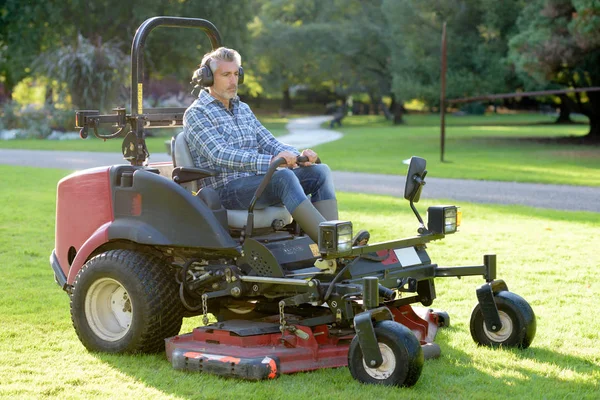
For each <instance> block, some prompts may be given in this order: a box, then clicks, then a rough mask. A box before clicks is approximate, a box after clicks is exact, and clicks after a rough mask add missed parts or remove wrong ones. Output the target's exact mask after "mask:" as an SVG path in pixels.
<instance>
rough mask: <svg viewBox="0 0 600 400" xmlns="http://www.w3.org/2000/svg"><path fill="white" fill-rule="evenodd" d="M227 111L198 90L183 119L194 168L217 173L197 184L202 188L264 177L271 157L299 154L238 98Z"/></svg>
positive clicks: (217, 187) (215, 100) (203, 91)
mask: <svg viewBox="0 0 600 400" xmlns="http://www.w3.org/2000/svg"><path fill="white" fill-rule="evenodd" d="M229 104H230V109H229V110H228V109H226V108H225V106H224V105H223V103H221V102H220V101H219V100H217V99H215V98H214V97H212V96H211V95H210V94H209V93H208V92H207V91H205V90H201V91H200V94H199V95H198V98H197V99H196V100H195V101H194V103H192V105H191V106H190V107H188V109H187V110H186V111H185V114H184V115H183V134H184V135H185V139H186V141H187V143H188V147H189V149H190V153H191V155H192V158H193V159H194V164H195V165H196V167H198V168H208V169H212V170H215V171H217V172H218V174H217V175H216V176H211V177H208V178H204V179H201V180H200V182H199V183H200V186H201V187H212V188H213V189H220V188H222V187H223V186H225V185H226V184H227V183H228V182H229V181H232V180H234V179H237V178H242V177H246V176H251V175H259V174H265V173H266V172H267V169H268V168H269V164H270V162H271V159H272V158H273V156H274V155H277V154H279V153H280V152H282V151H290V152H292V153H294V154H300V153H299V152H298V151H297V150H296V149H295V148H293V147H292V146H289V145H286V144H283V143H281V142H279V141H278V140H277V139H275V138H274V137H273V135H272V134H271V132H269V131H268V130H267V129H266V128H265V127H264V126H262V124H261V123H260V122H259V121H258V119H256V116H255V115H254V113H253V112H252V110H250V107H248V105H247V104H246V103H243V102H241V101H240V99H239V97H237V96H236V97H235V98H234V99H232V100H230V101H229Z"/></svg>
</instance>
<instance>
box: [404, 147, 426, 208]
mask: <svg viewBox="0 0 600 400" xmlns="http://www.w3.org/2000/svg"><path fill="white" fill-rule="evenodd" d="M426 165H427V161H425V159H424V158H421V157H411V158H410V164H409V165H408V173H407V174H406V185H405V186H404V198H405V199H406V200H410V199H411V198H412V201H413V202H414V203H416V202H418V201H419V198H420V197H421V190H422V189H423V185H424V184H425V181H424V180H425V175H427V171H426V170H425V167H426Z"/></svg>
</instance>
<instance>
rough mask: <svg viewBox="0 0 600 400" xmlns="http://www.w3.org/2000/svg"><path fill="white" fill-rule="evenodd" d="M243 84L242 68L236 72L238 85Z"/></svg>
mask: <svg viewBox="0 0 600 400" xmlns="http://www.w3.org/2000/svg"><path fill="white" fill-rule="evenodd" d="M242 83H244V68H242V67H240V69H239V71H238V85H241V84H242Z"/></svg>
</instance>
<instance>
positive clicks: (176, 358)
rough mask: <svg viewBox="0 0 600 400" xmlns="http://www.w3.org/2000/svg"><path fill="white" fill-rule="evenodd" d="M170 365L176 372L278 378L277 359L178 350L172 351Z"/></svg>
mask: <svg viewBox="0 0 600 400" xmlns="http://www.w3.org/2000/svg"><path fill="white" fill-rule="evenodd" d="M171 363H172V364H173V368H175V369H178V370H187V371H196V372H207V373H210V374H216V375H219V376H226V377H235V378H242V379H249V380H263V379H275V378H277V377H278V376H279V360H278V359H277V357H268V356H264V357H232V356H224V355H218V354H209V353H202V352H198V351H193V350H186V349H181V348H179V349H175V350H174V351H173V353H172V357H171Z"/></svg>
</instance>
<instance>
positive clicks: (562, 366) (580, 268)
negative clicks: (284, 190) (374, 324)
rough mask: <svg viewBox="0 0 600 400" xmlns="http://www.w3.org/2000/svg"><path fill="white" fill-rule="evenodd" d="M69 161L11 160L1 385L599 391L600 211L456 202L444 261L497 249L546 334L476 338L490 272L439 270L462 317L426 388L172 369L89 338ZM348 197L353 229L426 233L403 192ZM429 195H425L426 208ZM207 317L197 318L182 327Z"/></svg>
mask: <svg viewBox="0 0 600 400" xmlns="http://www.w3.org/2000/svg"><path fill="white" fill-rule="evenodd" d="M67 173H68V171H64V170H52V169H34V168H23V167H8V166H0V177H1V178H0V185H1V187H2V190H0V202H1V203H2V204H3V206H2V208H0V260H2V268H0V325H1V326H2V329H1V330H0V382H1V384H0V398H61V399H65V398H67V399H68V398H78V399H88V398H102V399H104V398H144V399H183V398H208V399H226V398H227V399H228V398H242V399H263V398H269V399H297V398H323V399H355V398H356V399H357V398H375V399H380V398H381V399H388V398H389V399H392V398H394V399H396V398H409V399H439V398H452V399H455V398H464V399H474V398H480V399H489V398H491V397H501V398H532V397H534V398H535V397H538V398H548V399H550V398H557V399H564V398H576V399H593V398H597V394H598V391H599V390H600V387H599V386H600V385H599V382H600V347H599V346H598V339H599V338H598V332H599V331H600V320H599V319H598V318H596V317H595V312H594V311H593V310H594V308H593V307H594V305H593V304H594V303H593V301H594V299H596V300H597V299H599V298H600V278H598V274H597V271H596V270H597V268H598V267H599V266H600V253H599V252H598V251H597V249H596V248H595V246H594V241H596V239H595V238H598V237H600V214H597V213H586V212H562V211H551V210H539V209H532V208H527V207H518V206H490V205H475V204H468V203H464V204H458V205H459V206H461V209H462V210H463V223H462V226H461V228H460V232H459V233H457V234H454V235H451V236H448V237H447V238H446V239H445V240H444V241H441V242H433V243H431V244H430V245H429V246H428V249H429V252H430V256H431V258H432V260H434V261H435V262H438V263H439V264H440V265H475V264H480V263H481V262H482V255H483V254H487V253H496V254H497V255H498V276H499V278H502V279H504V280H506V282H507V284H508V287H509V288H510V289H511V291H514V292H515V293H517V294H519V295H521V296H523V297H524V298H525V299H527V300H528V301H529V302H530V304H531V305H532V307H533V309H534V311H535V313H536V315H537V336H536V338H535V340H534V342H533V344H532V346H531V347H530V348H529V349H527V350H524V351H520V350H492V349H488V348H480V347H477V346H476V345H475V344H474V342H473V341H472V339H471V337H470V334H469V317H470V313H471V310H472V307H473V306H474V305H475V302H476V297H475V288H476V287H477V286H478V285H480V284H481V283H482V278H478V277H466V278H463V279H461V280H458V279H452V278H446V279H438V280H436V286H437V294H438V299H437V300H436V301H435V302H434V305H433V307H435V308H439V309H443V310H446V311H448V313H449V314H450V317H451V323H452V326H451V327H450V328H448V329H444V330H441V331H440V332H439V333H438V337H437V339H436V342H437V343H438V344H439V345H440V346H441V349H442V357H441V358H439V359H437V360H429V361H426V364H425V367H424V369H423V373H422V375H421V378H420V380H419V382H418V383H417V384H416V386H415V387H413V388H410V389H397V388H388V387H376V386H367V385H362V384H359V383H357V382H356V381H354V380H353V379H352V378H351V376H350V373H349V372H348V370H347V369H346V368H339V369H329V370H321V371H317V372H312V373H299V374H295V375H289V376H283V377H281V378H279V379H277V380H276V381H270V382H245V381H238V380H233V379H221V378H218V377H214V376H210V375H202V374H194V373H184V372H178V371H174V370H173V369H172V368H171V366H170V364H169V363H168V362H167V361H166V360H165V357H164V355H162V354H158V355H135V356H131V355H106V354H92V353H89V352H87V351H86V350H85V349H84V348H83V346H82V345H81V344H80V342H79V341H78V339H77V337H76V334H75V332H74V330H73V328H72V326H71V322H70V317H69V300H68V296H67V295H66V294H65V293H64V292H62V290H60V288H59V287H58V286H57V285H56V284H55V283H54V281H53V276H52V271H51V269H50V266H49V263H48V256H49V254H50V252H51V251H52V249H53V246H54V207H55V196H56V193H55V190H56V183H57V181H58V180H59V179H60V178H62V177H63V176H65V175H66V174H67ZM25 182H26V184H24V183H25ZM424 190H427V188H425V189H424ZM339 201H340V205H341V210H342V211H341V217H342V218H346V219H351V220H352V221H353V222H354V224H355V229H360V228H368V229H369V230H370V232H371V234H372V241H382V240H387V239H394V238H399V237H402V236H408V235H413V234H415V233H416V228H417V223H416V219H415V218H414V216H413V215H412V212H411V211H410V209H409V207H408V204H407V203H406V202H405V201H403V200H401V199H396V198H392V197H385V196H367V195H357V194H345V193H342V194H340V196H339ZM439 202H441V203H446V202H447V201H444V199H440V200H439ZM431 204H433V202H432V201H428V202H423V203H419V204H417V207H418V208H419V210H420V211H421V212H423V213H424V210H425V209H426V207H427V206H428V205H431ZM590 303H591V307H590ZM199 320H200V319H199V318H198V317H196V318H193V319H187V320H186V321H185V322H184V328H183V329H182V331H187V330H189V329H191V328H192V327H194V326H195V325H196V324H198V323H199Z"/></svg>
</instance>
